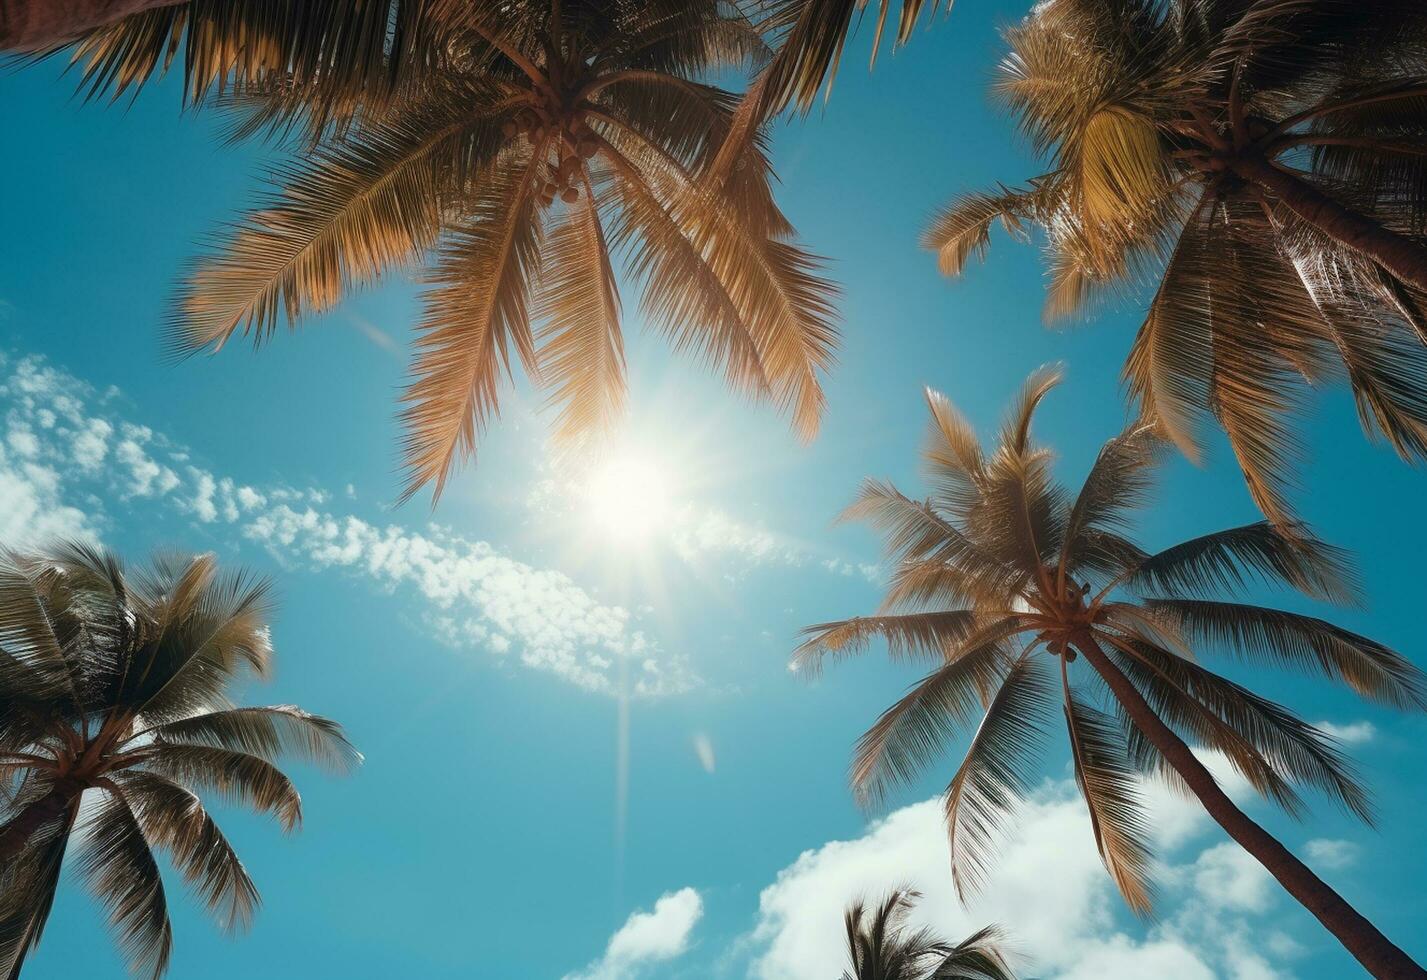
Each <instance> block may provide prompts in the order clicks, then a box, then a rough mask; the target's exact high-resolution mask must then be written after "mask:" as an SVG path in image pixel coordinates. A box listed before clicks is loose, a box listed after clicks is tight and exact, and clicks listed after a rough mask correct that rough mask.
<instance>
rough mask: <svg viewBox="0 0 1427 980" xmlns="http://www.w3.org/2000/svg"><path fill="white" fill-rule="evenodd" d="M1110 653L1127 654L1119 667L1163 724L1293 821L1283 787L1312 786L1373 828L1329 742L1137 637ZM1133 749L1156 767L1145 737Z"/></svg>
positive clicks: (1348, 770)
mask: <svg viewBox="0 0 1427 980" xmlns="http://www.w3.org/2000/svg"><path fill="white" fill-rule="evenodd" d="M1114 646H1115V648H1116V650H1119V651H1121V652H1122V653H1124V654H1125V656H1123V657H1116V664H1117V665H1118V666H1119V667H1120V668H1121V669H1122V670H1124V671H1125V672H1126V674H1127V675H1128V676H1129V677H1130V678H1131V679H1132V680H1133V681H1134V683H1135V684H1136V686H1138V687H1139V688H1140V689H1141V691H1143V692H1144V694H1145V697H1146V699H1147V700H1149V701H1150V703H1151V704H1153V705H1154V706H1155V709H1156V711H1158V712H1159V713H1160V714H1161V716H1162V717H1163V718H1164V719H1165V720H1166V721H1167V722H1169V723H1170V724H1172V725H1176V726H1179V727H1181V728H1182V729H1184V730H1185V731H1187V732H1189V733H1190V734H1191V735H1192V736H1193V737H1194V739H1195V740H1196V741H1198V742H1199V743H1200V744H1203V745H1205V746H1207V747H1210V748H1215V749H1218V750H1219V751H1221V752H1223V753H1224V755H1225V757H1226V758H1228V759H1229V761H1230V764H1231V765H1233V766H1234V767H1235V769H1237V770H1238V771H1239V772H1240V773H1241V774H1243V775H1244V776H1245V778H1247V779H1248V780H1249V782H1250V783H1251V784H1252V785H1253V786H1254V787H1255V788H1256V789H1257V790H1258V791H1259V792H1260V793H1262V794H1263V795H1265V796H1266V797H1268V798H1270V799H1274V800H1275V801H1277V802H1279V803H1280V804H1281V805H1284V806H1285V808H1286V809H1287V810H1288V812H1289V813H1290V814H1297V813H1298V812H1299V810H1300V806H1301V803H1300V801H1299V800H1298V798H1297V796H1296V795H1293V794H1291V792H1290V791H1289V790H1288V787H1287V784H1286V783H1285V782H1284V781H1285V780H1292V781H1293V782H1295V783H1299V784H1301V785H1305V786H1311V787H1313V788H1314V789H1317V790H1319V791H1321V792H1323V793H1325V794H1326V795H1327V796H1328V797H1329V798H1330V799H1332V800H1333V802H1334V803H1336V804H1337V805H1339V806H1341V807H1342V808H1343V809H1344V810H1345V811H1346V812H1348V813H1351V814H1353V815H1354V816H1356V817H1357V818H1358V819H1360V820H1363V821H1365V822H1367V823H1371V822H1372V820H1373V805H1372V799H1371V796H1370V794H1369V792H1368V790H1367V788H1366V787H1365V786H1364V784H1363V782H1362V779H1361V776H1360V775H1359V774H1358V772H1357V771H1356V769H1355V767H1354V766H1353V764H1352V762H1351V760H1349V759H1348V758H1347V757H1346V756H1345V755H1344V754H1343V751H1342V748H1341V747H1340V746H1339V745H1338V744H1337V743H1336V742H1335V741H1334V739H1332V738H1331V737H1329V736H1328V735H1326V734H1324V733H1323V732H1321V731H1319V730H1318V729H1316V728H1314V727H1313V726H1312V725H1309V724H1308V723H1306V722H1304V721H1303V720H1302V719H1301V718H1299V717H1298V716H1296V715H1295V714H1293V713H1292V712H1291V711H1289V710H1288V709H1287V708H1284V707H1283V706H1282V705H1278V704H1275V703H1274V702H1272V701H1269V700H1268V699H1266V698H1262V697H1260V696H1258V695H1256V694H1254V693H1253V692H1252V691H1250V690H1248V689H1247V688H1245V687H1243V686H1242V685H1240V684H1235V683H1234V682H1233V681H1230V680H1228V679H1226V678H1224V677H1221V676H1219V675H1218V674H1216V673H1214V672H1213V671H1211V670H1208V669H1207V668H1205V667H1202V666H1200V665H1199V664H1196V663H1194V662H1192V661H1189V660H1186V659H1184V658H1183V657H1180V656H1177V655H1175V654H1173V653H1171V652H1169V651H1167V650H1165V649H1162V648H1161V647H1159V646H1158V645H1157V644H1156V643H1154V642H1146V641H1145V640H1144V639H1143V638H1135V639H1130V640H1119V641H1115V642H1114ZM1111 655H1112V656H1114V653H1113V652H1112V654H1111ZM1130 744H1131V747H1132V755H1135V756H1137V757H1138V758H1139V760H1140V762H1141V764H1142V765H1146V766H1148V765H1149V764H1151V763H1154V764H1155V765H1157V764H1158V762H1157V760H1158V753H1157V751H1156V750H1155V749H1154V748H1153V746H1150V745H1149V744H1148V743H1147V742H1145V741H1144V740H1143V738H1140V737H1133V736H1132V737H1131V740H1130ZM1161 771H1164V770H1163V769H1162V768H1161Z"/></svg>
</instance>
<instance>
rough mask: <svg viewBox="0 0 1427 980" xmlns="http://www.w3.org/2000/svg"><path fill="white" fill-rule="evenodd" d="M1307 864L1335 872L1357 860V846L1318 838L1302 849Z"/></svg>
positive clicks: (1350, 842) (1351, 843) (1348, 842)
mask: <svg viewBox="0 0 1427 980" xmlns="http://www.w3.org/2000/svg"><path fill="white" fill-rule="evenodd" d="M1303 850H1304V853H1305V854H1307V856H1308V863H1309V864H1311V865H1313V866H1315V867H1317V868H1322V869H1324V870H1327V871H1337V870H1339V869H1342V868H1346V867H1349V866H1351V865H1352V864H1353V863H1354V862H1355V861H1357V859H1358V845H1356V844H1354V843H1353V842H1352V841H1348V840H1329V839H1327V838H1321V837H1320V838H1318V839H1317V840H1311V841H1309V842H1308V843H1307V844H1306V845H1305V846H1304V848H1303Z"/></svg>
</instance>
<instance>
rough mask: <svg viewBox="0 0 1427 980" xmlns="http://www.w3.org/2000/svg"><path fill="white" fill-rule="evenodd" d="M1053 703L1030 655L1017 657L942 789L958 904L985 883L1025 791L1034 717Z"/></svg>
mask: <svg viewBox="0 0 1427 980" xmlns="http://www.w3.org/2000/svg"><path fill="white" fill-rule="evenodd" d="M1053 699H1054V694H1053V689H1052V687H1051V683H1050V679H1049V677H1047V676H1046V672H1045V668H1044V667H1043V666H1042V665H1041V663H1040V661H1039V660H1038V659H1037V658H1036V657H1035V656H1034V654H1033V653H1030V652H1027V653H1023V654H1021V656H1020V657H1018V658H1017V659H1016V660H1015V661H1014V662H1013V663H1012V665H1011V668H1010V670H1009V671H1008V672H1007V674H1006V676H1005V678H1004V679H1003V680H1002V681H1001V685H1000V687H999V688H998V689H997V691H996V694H995V696H994V697H992V698H991V700H990V702H989V703H988V705H987V708H986V714H985V717H983V718H982V720H981V725H980V727H979V728H978V729H977V730H976V734H975V736H974V737H973V738H972V739H971V744H970V746H968V748H967V750H966V758H965V759H964V760H963V761H962V763H961V766H960V768H958V769H957V771H956V775H955V776H954V777H953V778H952V781H951V784H950V785H949V786H947V790H946V801H945V809H946V821H947V832H948V835H949V837H950V841H951V874H952V880H953V881H954V882H955V884H956V889H957V892H958V894H960V895H961V896H962V898H963V900H964V899H965V898H966V897H967V896H969V895H970V894H971V893H973V892H975V891H978V890H979V889H980V888H981V887H982V885H983V884H984V883H985V880H986V875H987V872H988V871H989V870H990V865H991V860H992V851H993V849H994V847H995V844H996V842H997V840H998V839H999V837H1000V835H1001V831H1002V828H1003V827H1004V824H1005V823H1006V821H1007V820H1008V819H1009V818H1010V816H1011V815H1012V814H1013V813H1014V812H1015V810H1016V808H1017V806H1018V803H1019V800H1020V799H1021V797H1023V796H1024V795H1025V794H1026V793H1027V792H1029V790H1030V778H1031V761H1032V755H1033V752H1034V750H1035V748H1036V747H1037V745H1038V743H1039V741H1040V739H1041V736H1042V735H1043V734H1044V729H1043V727H1042V721H1041V718H1040V716H1042V715H1044V713H1045V712H1046V710H1048V709H1049V707H1050V706H1051V705H1052V704H1053V703H1054V700H1053Z"/></svg>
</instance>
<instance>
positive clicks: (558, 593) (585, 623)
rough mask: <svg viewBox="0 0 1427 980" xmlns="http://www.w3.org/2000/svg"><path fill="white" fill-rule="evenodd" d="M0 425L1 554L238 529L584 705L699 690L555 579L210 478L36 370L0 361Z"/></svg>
mask: <svg viewBox="0 0 1427 980" xmlns="http://www.w3.org/2000/svg"><path fill="white" fill-rule="evenodd" d="M0 411H3V412H4V425H5V429H4V433H3V438H0V542H3V543H5V544H8V545H12V546H24V545H28V544H34V543H38V542H40V541H43V540H46V539H49V538H54V537H59V536H78V537H87V538H91V539H93V538H97V537H100V536H102V535H103V533H104V532H105V530H106V529H107V528H108V527H109V526H110V525H111V520H112V515H111V514H110V512H109V508H110V507H113V506H122V507H123V508H125V509H127V510H129V511H137V510H138V509H139V508H151V509H152V511H153V513H154V514H156V515H157V516H163V515H168V516H177V517H180V518H184V519H188V520H191V521H193V522H195V523H197V524H202V525H207V526H211V527H213V528H215V529H220V528H222V527H223V526H228V527H231V528H232V529H233V531H234V532H235V536H236V540H237V541H243V540H246V541H248V542H252V543H254V544H256V545H259V546H261V547H263V548H264V549H266V550H267V551H268V552H269V553H270V554H271V555H273V556H274V557H275V558H276V559H277V560H279V561H280V562H282V563H285V564H287V565H289V566H298V567H303V568H307V569H311V570H314V571H321V570H327V569H335V570H340V571H342V572H344V573H346V574H349V575H352V576H355V577H359V578H362V579H364V580H366V581H368V582H370V583H372V584H373V585H374V586H376V587H378V588H380V589H382V590H384V591H387V592H398V591H402V592H406V593H408V594H410V595H413V596H415V597H416V598H418V599H419V600H420V602H421V605H422V611H421V617H422V618H423V619H424V620H425V621H426V622H427V623H428V624H429V625H430V627H431V629H432V631H433V633H434V635H435V636H436V637H437V638H438V639H439V640H441V641H442V642H444V643H446V644H448V645H450V646H453V647H456V648H460V649H479V650H482V651H485V652H487V653H488V654H493V655H494V656H496V657H497V658H499V659H501V660H509V659H511V658H514V660H515V661H516V662H518V663H519V664H521V665H523V666H525V667H528V668H531V669H534V670H538V671H542V672H545V673H548V674H552V675H554V676H557V677H559V678H561V679H563V680H565V681H568V682H570V683H573V684H575V685H577V686H579V687H582V688H584V689H586V690H590V691H595V692H600V693H608V694H614V693H619V692H620V691H621V690H626V689H627V690H628V692H629V693H631V694H635V695H647V696H654V695H661V694H671V693H677V692H681V691H686V690H688V689H690V688H691V687H693V686H695V685H696V684H697V683H698V678H697V676H696V675H695V674H694V673H693V671H692V670H691V668H690V667H689V665H688V663H687V660H686V658H684V657H683V656H681V655H679V654H675V653H670V652H668V651H665V650H663V649H661V648H660V646H659V644H658V643H657V642H656V641H654V640H653V639H651V638H650V637H648V636H646V634H645V633H644V631H643V630H642V629H641V628H640V627H639V624H638V623H637V621H636V617H635V616H634V615H632V614H631V613H630V612H629V611H628V610H626V609H624V608H622V607H620V606H614V605H608V604H605V603H602V602H600V601H598V600H597V599H595V598H594V597H593V596H592V595H590V594H589V593H588V592H587V591H586V590H585V589H583V588H581V587H580V586H579V585H578V584H577V583H575V582H574V581H572V580H571V579H570V578H569V577H567V576H566V575H564V574H562V573H561V572H558V571H555V570H551V569H543V568H538V567H535V566H532V565H529V564H526V563H524V562H521V561H518V560H516V559H515V558H513V557H510V556H509V555H506V554H504V553H503V552H501V550H500V549H498V548H496V547H495V546H493V545H491V544H489V543H487V542H484V541H473V540H468V539H466V538H463V537H461V536H459V535H457V534H454V533H452V532H450V531H449V530H447V529H445V528H442V527H440V526H438V525H429V526H426V527H422V528H419V529H417V528H410V527H406V526H402V525H400V524H397V523H393V522H386V523H382V524H375V523H370V522H368V521H366V520H364V519H362V518H361V517H358V516H356V515H354V514H350V513H341V512H338V511H337V510H335V509H333V508H332V507H330V506H329V505H330V501H331V494H330V493H329V492H327V491H326V490H324V489H321V488H317V487H309V488H301V489H299V488H293V487H285V486H277V485H261V486H255V485H249V484H246V483H243V482H242V481H241V480H239V479H238V478H236V477H233V476H228V475H224V474H219V473H216V472H214V471H213V470H211V469H208V468H206V467H205V466H203V465H200V464H199V463H198V462H196V461H195V460H194V459H193V454H192V453H190V452H189V451H188V450H187V449H186V448H185V447H182V446H178V445H175V444H174V443H172V442H171V441H170V440H169V439H168V438H167V436H165V435H164V434H163V433H161V432H157V431H155V430H154V429H152V428H149V427H148V426H145V425H142V424H139V423H137V422H135V421H133V420H131V419H129V418H125V417H124V414H125V413H124V410H123V406H122V404H121V399H120V397H119V393H118V392H116V391H113V390H110V391H107V392H102V393H101V392H97V391H96V390H94V389H93V388H92V387H91V386H90V385H88V384H86V383H85V382H83V381H81V380H80V379H78V378H76V377H74V376H73V375H71V374H69V373H67V372H65V371H62V370H59V369H56V368H54V367H53V366H51V365H49V364H48V363H46V362H45V361H44V360H43V359H41V358H37V357H19V358H5V357H4V356H3V355H0ZM106 501H107V503H106ZM621 662H623V664H624V666H625V668H626V669H625V670H624V671H620V670H618V669H617V666H618V665H619V664H620V663H621ZM621 675H623V676H626V677H627V678H628V680H627V681H620V680H618V678H620V677H621ZM625 684H627V688H625V687H624V685H625Z"/></svg>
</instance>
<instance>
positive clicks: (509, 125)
mask: <svg viewBox="0 0 1427 980" xmlns="http://www.w3.org/2000/svg"><path fill="white" fill-rule="evenodd" d="M500 134H501V135H502V136H504V137H505V138H506V139H510V138H511V137H512V136H514V135H515V123H514V122H512V121H511V120H509V119H507V120H506V121H505V122H503V123H501V124H500Z"/></svg>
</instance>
